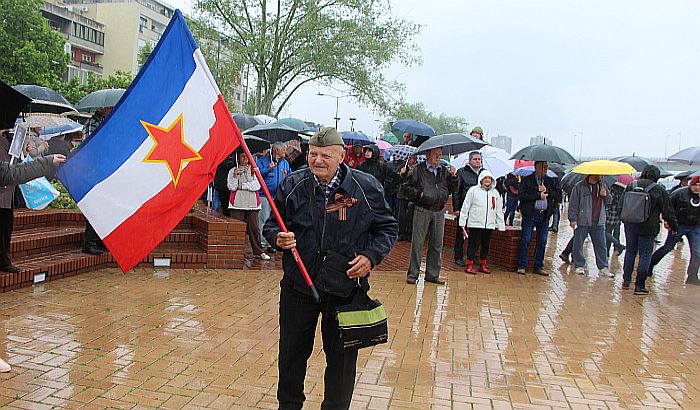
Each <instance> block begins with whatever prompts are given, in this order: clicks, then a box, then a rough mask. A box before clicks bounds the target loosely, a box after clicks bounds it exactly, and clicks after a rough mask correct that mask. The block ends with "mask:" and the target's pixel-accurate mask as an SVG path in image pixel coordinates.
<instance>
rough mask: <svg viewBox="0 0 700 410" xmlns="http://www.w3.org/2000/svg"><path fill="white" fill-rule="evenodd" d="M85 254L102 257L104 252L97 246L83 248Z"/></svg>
mask: <svg viewBox="0 0 700 410" xmlns="http://www.w3.org/2000/svg"><path fill="white" fill-rule="evenodd" d="M83 253H87V254H88V255H100V254H102V251H101V250H100V248H98V247H97V246H86V247H84V248H83Z"/></svg>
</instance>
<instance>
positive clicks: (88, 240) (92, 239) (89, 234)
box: [83, 222, 105, 248]
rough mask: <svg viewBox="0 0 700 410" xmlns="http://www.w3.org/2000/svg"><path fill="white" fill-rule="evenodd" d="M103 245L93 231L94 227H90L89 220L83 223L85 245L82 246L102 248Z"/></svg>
mask: <svg viewBox="0 0 700 410" xmlns="http://www.w3.org/2000/svg"><path fill="white" fill-rule="evenodd" d="M104 246H105V245H104V244H103V243H102V239H100V236H99V235H98V234H97V232H95V228H93V227H92V225H91V224H90V222H86V223H85V245H83V247H84V248H103V247H104Z"/></svg>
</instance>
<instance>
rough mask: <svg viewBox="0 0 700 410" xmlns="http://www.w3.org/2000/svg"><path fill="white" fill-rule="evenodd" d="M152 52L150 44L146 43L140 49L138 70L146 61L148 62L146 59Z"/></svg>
mask: <svg viewBox="0 0 700 410" xmlns="http://www.w3.org/2000/svg"><path fill="white" fill-rule="evenodd" d="M152 51H153V46H152V45H151V42H150V41H149V42H147V43H146V44H145V45H144V46H143V47H141V51H139V59H138V62H139V69H140V68H141V67H143V65H144V64H145V63H146V60H148V57H149V56H150V55H151V52H152Z"/></svg>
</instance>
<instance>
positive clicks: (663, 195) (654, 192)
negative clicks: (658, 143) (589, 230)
mask: <svg viewBox="0 0 700 410" xmlns="http://www.w3.org/2000/svg"><path fill="white" fill-rule="evenodd" d="M660 177H661V171H660V170H659V168H658V167H656V166H655V165H647V166H646V167H644V170H643V171H642V175H641V176H640V177H639V179H638V180H637V181H636V182H637V183H636V185H637V186H639V187H641V188H646V187H648V186H649V185H651V184H652V183H656V181H658V180H659V178H660ZM634 186H635V184H634V183H632V184H629V185H627V189H626V190H625V192H627V191H631V190H632V189H634ZM649 196H650V197H651V208H650V211H649V218H648V219H647V220H646V221H645V222H642V223H639V224H629V225H636V226H637V234H639V235H641V236H656V235H657V234H658V233H659V230H660V227H659V225H660V223H661V218H660V216H661V214H663V216H664V220H665V221H666V222H668V226H669V227H670V228H671V230H672V231H677V230H678V221H677V220H676V215H675V213H674V212H673V208H672V207H671V201H670V199H669V197H668V192H666V190H665V189H664V187H663V186H661V185H656V186H655V187H654V188H652V189H651V190H650V191H649ZM624 201H625V196H624V195H622V203H623V204H624ZM625 225H627V223H625Z"/></svg>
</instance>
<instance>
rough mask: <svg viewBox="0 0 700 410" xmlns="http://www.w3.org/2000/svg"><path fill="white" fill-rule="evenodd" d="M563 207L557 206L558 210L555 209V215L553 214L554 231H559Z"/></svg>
mask: <svg viewBox="0 0 700 410" xmlns="http://www.w3.org/2000/svg"><path fill="white" fill-rule="evenodd" d="M560 207H561V205H559V204H557V206H556V208H554V213H553V214H552V229H554V231H558V230H559V221H560V220H561V209H560Z"/></svg>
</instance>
